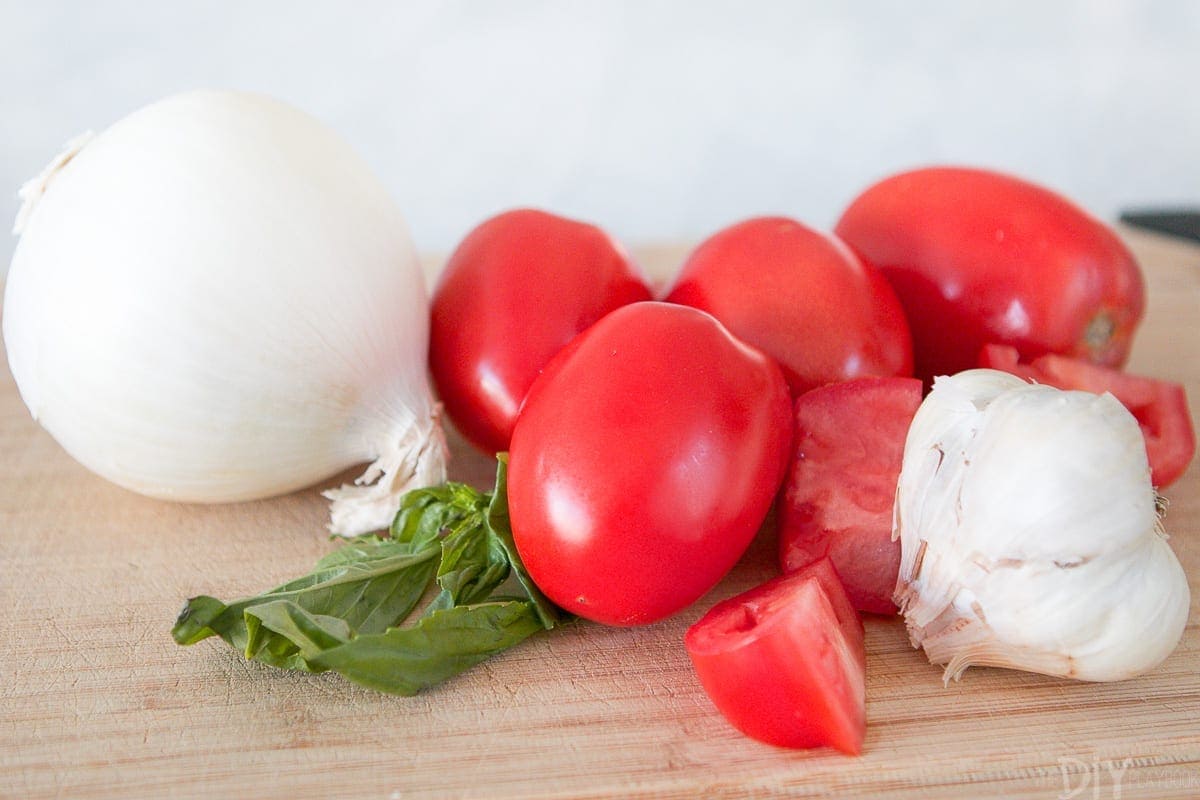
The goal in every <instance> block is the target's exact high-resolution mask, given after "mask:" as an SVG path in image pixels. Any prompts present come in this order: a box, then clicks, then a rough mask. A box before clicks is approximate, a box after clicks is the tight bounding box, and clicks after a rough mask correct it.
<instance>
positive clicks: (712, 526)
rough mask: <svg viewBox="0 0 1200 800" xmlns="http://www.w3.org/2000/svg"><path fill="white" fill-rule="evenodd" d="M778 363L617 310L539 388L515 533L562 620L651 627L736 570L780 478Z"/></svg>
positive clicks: (516, 489)
mask: <svg viewBox="0 0 1200 800" xmlns="http://www.w3.org/2000/svg"><path fill="white" fill-rule="evenodd" d="M791 438H792V420H791V414H790V398H789V396H788V391H787V384H786V383H785V382H784V380H783V375H782V374H781V373H780V371H779V368H778V367H777V366H776V365H775V364H774V362H772V361H771V360H770V359H768V358H767V357H765V356H763V355H762V354H761V353H759V352H758V351H757V350H755V349H753V348H751V347H749V346H747V345H745V344H743V343H742V342H740V341H738V340H737V339H735V338H734V337H733V336H732V335H731V334H730V333H729V332H728V331H726V330H725V328H724V327H722V326H721V324H720V323H719V322H717V321H716V320H715V319H713V318H712V317H711V316H710V315H708V314H705V313H704V312H701V311H697V310H696V309H692V308H685V307H683V306H675V305H668V304H666V303H658V302H644V303H635V304H633V305H629V306H625V307H623V308H620V309H617V310H616V311H614V312H612V313H611V314H609V315H608V316H606V317H605V318H604V319H602V320H600V321H599V322H597V323H596V324H595V325H593V326H592V327H591V328H589V329H588V330H587V331H585V332H584V333H583V334H581V335H580V336H578V337H577V338H576V339H575V340H574V341H572V342H571V344H570V345H568V346H567V348H566V349H564V350H563V351H562V352H561V353H559V355H557V356H555V358H554V359H553V360H552V361H551V362H550V364H549V365H548V366H547V367H546V369H545V372H544V373H543V374H542V376H541V377H539V378H538V380H537V381H536V382H535V383H534V385H533V388H532V389H531V390H530V392H529V396H528V398H527V399H526V401H525V406H524V408H523V409H522V411H521V415H520V417H519V418H518V419H517V425H516V429H515V430H514V432H513V438H512V447H511V450H510V452H509V470H508V500H509V515H510V520H511V522H512V529H513V538H514V539H515V541H516V545H517V550H518V551H519V553H520V555H521V559H522V561H524V563H525V566H526V568H527V569H528V570H529V574H530V575H531V576H532V578H533V580H534V582H535V583H537V585H538V586H539V587H540V588H541V589H542V591H543V592H545V593H546V595H547V596H548V597H549V598H550V599H551V600H553V601H554V602H555V603H557V604H558V605H559V606H561V607H563V608H564V609H566V610H567V611H570V612H571V613H574V614H578V615H579V616H581V617H584V618H586V619H590V620H593V621H596V622H601V623H604V624H607V625H639V624H644V623H649V622H654V621H656V620H658V619H661V618H663V617H666V616H668V615H670V614H673V613H674V612H676V611H679V610H680V609H682V608H684V607H685V606H687V605H689V604H691V603H692V602H694V601H695V600H696V599H698V598H699V597H700V596H701V595H703V594H704V593H705V592H707V591H708V590H709V589H711V588H712V587H713V586H714V585H715V584H716V583H717V581H718V580H720V579H721V578H722V577H723V576H724V575H725V573H726V572H728V571H729V569H730V568H731V567H733V565H734V563H735V562H736V561H737V559H738V558H739V557H740V556H741V555H742V553H743V551H745V549H746V547H747V546H748V545H749V543H750V541H751V539H753V537H754V534H755V533H756V531H757V530H758V528H759V526H760V525H761V524H762V522H763V519H764V518H765V517H766V514H767V512H768V510H769V509H770V506H771V501H772V499H773V498H774V496H775V492H776V491H777V490H778V488H779V485H780V483H781V481H782V480H783V472H784V468H785V466H786V460H787V454H788V449H789V446H790V444H791Z"/></svg>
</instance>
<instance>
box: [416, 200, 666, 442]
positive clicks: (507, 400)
mask: <svg viewBox="0 0 1200 800" xmlns="http://www.w3.org/2000/svg"><path fill="white" fill-rule="evenodd" d="M648 299H650V290H649V288H647V286H646V284H645V282H644V281H643V280H642V278H641V276H640V275H639V274H638V273H637V271H636V270H635V269H634V267H633V265H632V264H631V263H630V262H629V260H628V259H627V258H626V256H625V254H624V252H623V251H622V250H621V248H620V246H619V245H617V244H616V243H615V242H614V241H613V240H612V239H611V238H610V237H609V236H608V235H607V234H606V233H605V232H604V231H602V230H600V229H599V228H597V227H595V226H593V225H588V224H586V223H583V222H576V221H575V220H570V219H565V218H563V217H559V216H555V215H553V214H547V213H545V212H543V211H536V210H532V209H520V210H516V211H509V212H506V213H503V214H500V215H499V216H496V217H493V218H492V219H489V220H487V221H485V222H483V223H482V224H481V225H479V226H478V227H477V228H475V229H474V230H473V231H471V232H470V233H469V234H468V235H467V237H466V238H465V239H464V240H463V241H462V243H461V244H460V245H459V246H458V248H457V249H456V250H455V251H454V253H453V254H452V255H451V256H450V259H449V261H447V263H446V266H445V268H444V269H443V271H442V274H441V276H440V278H439V280H438V285H437V289H436V290H435V291H434V294H433V301H432V305H431V309H430V314H431V319H430V341H429V365H430V371H431V373H432V376H433V380H434V385H435V386H436V388H437V392H438V395H439V397H440V399H441V401H442V403H443V405H444V406H445V409H446V413H447V415H448V416H449V417H450V419H451V420H452V421H453V422H454V424H455V426H456V427H457V428H458V429H459V431H460V432H462V434H463V436H464V437H465V438H466V439H467V440H468V441H470V442H471V443H472V444H474V445H475V446H476V447H478V448H479V449H481V450H483V451H484V452H487V453H489V454H490V453H495V452H498V451H501V450H506V449H507V448H508V442H509V439H510V437H511V436H512V428H513V424H514V423H515V422H516V418H517V412H518V411H519V409H520V407H521V403H522V401H524V399H525V395H526V393H527V392H528V391H529V387H530V386H531V385H532V384H533V381H534V379H535V378H536V377H537V376H538V373H539V372H541V370H542V368H543V367H544V366H546V363H547V362H548V361H549V360H550V359H551V358H552V357H553V356H554V355H555V353H557V352H558V351H559V350H561V349H562V348H563V346H565V345H566V344H567V342H569V341H571V339H573V338H574V337H575V336H576V335H577V334H579V333H581V332H582V331H583V330H585V329H586V328H587V327H588V326H589V325H591V324H592V323H593V322H595V321H596V320H598V319H600V318H601V317H603V316H604V315H605V314H607V313H608V312H609V311H612V310H613V309H614V308H619V307H620V306H623V305H626V304H628V303H632V302H635V301H638V300H648Z"/></svg>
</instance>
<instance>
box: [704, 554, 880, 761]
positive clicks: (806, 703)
mask: <svg viewBox="0 0 1200 800" xmlns="http://www.w3.org/2000/svg"><path fill="white" fill-rule="evenodd" d="M684 644H685V646H686V647H687V651H688V655H689V656H690V657H691V659H692V665H693V666H694V667H695V669H696V675H697V676H698V677H699V678H700V683H701V685H702V686H703V687H704V691H705V692H707V694H708V696H709V697H710V698H711V699H712V701H713V704H714V705H716V707H717V709H718V710H719V711H720V712H721V713H722V714H723V715H724V716H725V718H726V719H728V720H729V721H730V722H731V723H732V724H733V726H734V727H735V728H737V729H738V730H740V731H741V732H742V733H744V734H746V735H747V736H750V737H751V738H754V739H758V740H759V741H762V742H766V743H768V744H773V745H778V746H780V747H796V748H804V747H822V746H826V745H828V746H830V747H834V748H836V749H838V750H841V751H842V752H843V753H849V754H851V755H857V754H858V753H860V752H862V743H863V737H864V735H865V733H866V725H867V719H866V649H865V646H864V641H863V626H862V621H861V620H860V619H859V618H858V615H857V614H856V613H855V611H854V608H853V607H852V606H851V605H850V600H849V598H848V597H847V596H846V592H845V590H844V589H843V588H842V585H841V581H840V580H838V577H837V573H836V572H835V571H834V568H833V565H832V564H831V563H830V561H829V560H828V559H822V560H821V561H818V562H816V563H814V564H811V565H809V566H808V567H806V568H804V569H802V570H800V571H798V572H794V573H792V574H790V575H784V576H782V577H779V578H776V579H775V580H773V581H769V582H767V583H764V584H763V585H761V586H758V587H755V588H754V589H751V590H750V591H748V592H745V593H744V594H740V595H738V596H737V597H733V598H730V599H729V600H725V601H723V602H721V603H718V604H717V605H715V606H713V608H712V609H711V610H710V611H709V612H708V613H707V614H705V615H704V616H703V617H702V618H701V619H700V621H699V622H697V623H696V624H695V625H693V626H692V627H691V628H689V629H688V632H687V634H686V635H685V637H684Z"/></svg>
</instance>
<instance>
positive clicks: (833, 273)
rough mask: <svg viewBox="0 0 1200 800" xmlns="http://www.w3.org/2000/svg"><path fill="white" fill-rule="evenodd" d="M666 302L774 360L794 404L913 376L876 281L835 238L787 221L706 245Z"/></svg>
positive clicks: (774, 220) (893, 311)
mask: <svg viewBox="0 0 1200 800" xmlns="http://www.w3.org/2000/svg"><path fill="white" fill-rule="evenodd" d="M666 300H667V302H670V303H681V304H683V305H688V306H692V307H694V308H699V309H703V310H704V311H707V312H709V313H710V314H712V315H713V316H715V317H716V318H717V319H719V320H720V321H721V322H722V323H724V325H725V326H726V327H727V328H729V330H730V331H731V332H732V333H733V335H734V336H737V337H738V338H739V339H741V340H742V341H744V342H747V343H748V344H752V345H754V346H755V347H757V348H759V349H760V350H762V351H763V352H764V353H766V354H767V355H769V356H771V357H772V358H774V359H775V360H776V361H777V362H778V363H779V365H780V367H782V368H783V372H784V375H785V376H786V377H787V380H788V385H789V386H790V387H791V389H792V393H793V395H799V394H801V393H803V392H805V391H807V390H808V389H811V388H813V387H814V386H820V385H821V384H824V383H829V382H832V381H841V380H846V379H848V378H856V377H859V376H863V375H911V374H912V343H911V338H910V336H909V331H908V323H907V321H906V320H905V318H904V311H903V309H902V308H901V306H900V302H899V301H898V300H897V299H896V295H895V292H893V291H892V287H891V286H889V285H888V282H887V281H886V280H885V279H884V277H883V275H882V274H881V273H880V272H879V271H878V270H877V269H875V268H874V267H871V266H868V265H865V264H863V263H862V261H860V260H859V258H858V257H857V256H855V255H854V253H852V252H851V251H850V249H849V248H848V247H846V245H845V244H843V243H842V242H841V241H839V240H838V239H837V238H836V237H834V236H830V235H828V234H825V233H821V232H820V231H816V230H813V229H812V228H808V227H806V226H804V225H801V224H800V223H799V222H796V221H795V220H791V219H787V218H785V217H760V218H757V219H750V220H746V221H745V222H741V223H739V224H737V225H733V226H731V227H729V228H726V229H724V230H722V231H719V232H718V233H716V234H714V235H713V236H711V237H710V238H709V239H707V240H706V241H705V242H703V243H702V244H701V245H700V246H699V247H698V248H696V250H695V251H694V252H693V253H692V254H691V255H690V256H688V259H687V261H686V262H684V265H683V267H682V268H681V270H680V272H679V275H678V276H677V277H676V278H675V282H674V284H673V285H672V287H671V289H670V291H669V293H668V294H667V296H666Z"/></svg>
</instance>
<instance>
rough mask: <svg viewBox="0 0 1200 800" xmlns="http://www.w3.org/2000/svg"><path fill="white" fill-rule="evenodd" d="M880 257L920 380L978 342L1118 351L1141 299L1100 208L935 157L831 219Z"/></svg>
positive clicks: (1075, 351) (1026, 351)
mask: <svg viewBox="0 0 1200 800" xmlns="http://www.w3.org/2000/svg"><path fill="white" fill-rule="evenodd" d="M835 230H836V232H837V234H838V235H839V236H841V237H842V239H844V240H845V241H846V242H847V243H848V244H849V245H850V246H851V247H852V248H853V249H854V250H855V252H857V253H858V254H859V255H860V256H861V257H862V258H863V259H864V260H865V261H867V262H869V263H871V264H874V265H875V266H877V267H879V269H881V270H882V271H883V273H884V275H885V276H886V277H887V279H888V281H889V282H890V283H891V284H892V286H893V288H895V290H896V294H897V295H898V296H899V298H900V302H901V303H902V304H903V306H904V310H905V312H906V313H907V314H908V321H909V325H910V327H911V329H912V335H913V352H914V360H915V363H916V374H917V376H918V377H920V378H922V379H924V380H925V381H926V382H927V383H928V382H929V381H930V380H931V379H932V378H933V376H935V375H952V374H954V373H956V372H960V371H961V370H964V369H969V368H971V367H973V366H974V365H975V360H976V358H977V356H978V355H979V348H981V347H982V346H983V345H984V344H988V343H998V344H1007V345H1011V346H1013V347H1016V348H1017V350H1018V351H1020V353H1021V356H1022V357H1023V358H1026V359H1028V358H1036V357H1037V356H1040V355H1044V354H1046V353H1059V354H1062V355H1068V356H1072V357H1075V358H1081V359H1084V360H1087V361H1091V362H1093V363H1097V364H1103V365H1106V366H1112V367H1119V366H1121V365H1122V364H1124V363H1125V361H1126V359H1127V357H1128V355H1129V348H1130V345H1131V343H1132V339H1133V334H1134V331H1135V329H1136V327H1137V325H1138V323H1139V322H1140V321H1141V318H1142V314H1143V311H1144V306H1145V297H1144V291H1145V290H1144V286H1143V281H1142V275H1141V271H1140V269H1139V268H1138V265H1137V262H1136V261H1135V260H1134V258H1133V255H1132V254H1131V253H1130V252H1129V249H1128V248H1126V247H1125V245H1124V244H1123V243H1122V242H1121V240H1120V239H1119V238H1118V237H1117V235H1116V234H1115V233H1114V232H1113V231H1112V230H1111V229H1110V228H1109V227H1108V226H1106V225H1104V224H1103V223H1102V222H1100V221H1099V220H1097V219H1095V218H1093V217H1092V216H1090V215H1089V214H1087V213H1086V212H1085V211H1083V210H1081V209H1080V208H1078V207H1077V206H1075V205H1073V204H1072V203H1070V202H1069V201H1068V200H1066V199H1064V198H1063V197H1061V196H1059V195H1057V194H1055V193H1054V192H1051V191H1049V190H1047V189H1044V188H1042V187H1040V186H1036V185H1034V184H1032V183H1028V182H1026V181H1023V180H1020V179H1018V178H1015V177H1010V176H1007V175H1002V174H1000V173H996V172H990V171H986V170H981V169H966V168H956V167H932V168H927V169H918V170H914V171H911V172H905V173H901V174H899V175H895V176H893V177H890V178H887V179H885V180H883V181H881V182H879V183H877V184H875V185H874V186H872V187H870V188H868V189H867V190H866V191H865V192H863V193H862V194H861V195H859V197H858V198H857V199H855V200H854V201H853V202H852V203H851V204H850V206H849V207H848V208H847V209H846V211H845V213H844V214H843V215H842V218H841V220H840V221H839V222H838V224H837V227H836V228H835Z"/></svg>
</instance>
